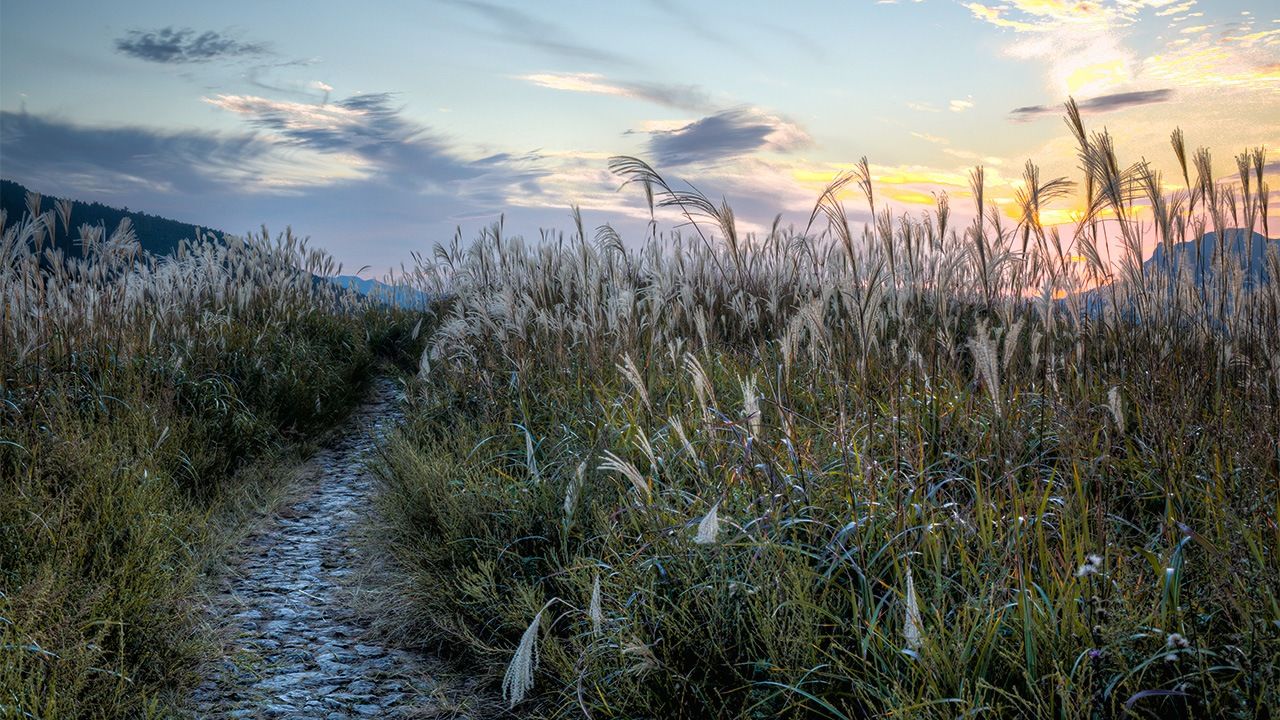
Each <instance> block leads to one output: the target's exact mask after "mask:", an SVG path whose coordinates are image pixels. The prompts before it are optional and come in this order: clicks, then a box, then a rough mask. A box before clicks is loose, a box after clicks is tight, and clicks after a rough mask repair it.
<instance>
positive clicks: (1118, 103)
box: [1009, 88, 1174, 121]
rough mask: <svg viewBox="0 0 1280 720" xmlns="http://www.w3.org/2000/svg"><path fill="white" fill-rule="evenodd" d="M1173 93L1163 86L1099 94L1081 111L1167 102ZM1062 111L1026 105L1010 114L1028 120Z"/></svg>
mask: <svg viewBox="0 0 1280 720" xmlns="http://www.w3.org/2000/svg"><path fill="white" fill-rule="evenodd" d="M1173 94H1174V93H1173V90H1172V89H1171V88H1161V89H1159V90H1138V91H1134V92H1122V93H1112V94H1110V95H1099V96H1097V97H1094V98H1089V99H1088V100H1084V101H1082V102H1080V103H1078V104H1079V106H1080V110H1081V112H1085V113H1104V112H1110V111H1112V110H1120V109H1122V108H1127V107H1134V106H1136V105H1150V104H1153V103H1162V102H1167V101H1169V100H1172V99H1173ZM1062 112H1063V108H1062V106H1061V105H1027V106H1026V107H1020V108H1014V109H1013V110H1011V111H1009V116H1010V117H1011V118H1012V119H1014V120H1018V121H1027V120H1031V119H1033V118H1037V117H1041V116H1043V115H1059V114H1061V113H1062Z"/></svg>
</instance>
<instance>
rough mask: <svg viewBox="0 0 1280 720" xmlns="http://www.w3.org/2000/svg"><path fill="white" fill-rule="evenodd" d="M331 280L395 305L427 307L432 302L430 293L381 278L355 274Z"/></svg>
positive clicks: (338, 276) (335, 277) (340, 285)
mask: <svg viewBox="0 0 1280 720" xmlns="http://www.w3.org/2000/svg"><path fill="white" fill-rule="evenodd" d="M329 281H330V282H332V283H334V284H336V285H338V286H339V287H343V288H347V289H348V290H354V291H356V292H358V293H360V294H361V295H364V296H366V297H369V298H372V299H374V300H380V301H382V302H385V303H387V304H390V305H394V306H395V307H400V308H425V307H427V306H428V305H430V304H431V298H430V296H429V295H427V294H426V293H424V292H422V291H421V290H417V289H415V288H412V287H409V286H408V285H388V284H387V283H384V282H382V281H380V280H366V279H365V278H362V277H357V276H355V275H336V276H334V277H331V278H329Z"/></svg>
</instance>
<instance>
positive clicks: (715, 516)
mask: <svg viewBox="0 0 1280 720" xmlns="http://www.w3.org/2000/svg"><path fill="white" fill-rule="evenodd" d="M719 534H720V503H716V504H715V505H712V506H711V510H710V511H709V512H707V514H706V515H704V516H703V518H702V520H701V521H700V522H699V523H698V534H697V535H696V536H694V538H693V541H694V542H696V543H698V544H699V545H714V544H715V542H716V536H717V535H719Z"/></svg>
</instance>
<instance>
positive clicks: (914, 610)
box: [902, 566, 924, 651]
mask: <svg viewBox="0 0 1280 720" xmlns="http://www.w3.org/2000/svg"><path fill="white" fill-rule="evenodd" d="M902 635H903V639H904V641H905V642H906V645H907V648H908V649H910V650H913V651H914V650H919V649H920V648H921V646H923V645H924V623H923V622H922V621H921V619H920V601H919V600H918V599H917V598H916V583H915V580H914V579H913V578H912V577H911V567H910V566H907V614H906V621H905V622H904V624H903V627H902Z"/></svg>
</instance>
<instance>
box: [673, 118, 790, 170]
mask: <svg viewBox="0 0 1280 720" xmlns="http://www.w3.org/2000/svg"><path fill="white" fill-rule="evenodd" d="M808 142H809V138H808V136H807V135H806V134H805V133H804V131H803V130H801V129H800V128H798V127H796V126H795V125H791V124H790V123H787V122H785V121H783V120H781V119H780V118H777V117H774V116H772V115H767V114H764V113H762V112H759V111H756V110H752V109H748V108H734V109H730V110H725V111H722V112H718V113H716V114H714V115H708V116H706V117H704V118H701V119H699V120H695V121H694V122H692V123H689V124H688V125H685V126H684V127H682V128H679V129H677V130H667V131H658V132H653V133H651V137H650V139H649V153H650V154H651V155H652V157H653V159H654V160H655V161H656V162H657V164H658V165H659V166H668V167H670V166H678V165H689V164H694V163H710V162H716V161H719V160H724V159H728V158H732V157H737V156H740V155H746V154H748V153H751V152H755V151H758V150H790V149H794V148H796V147H799V146H801V145H804V144H807V143H808Z"/></svg>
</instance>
